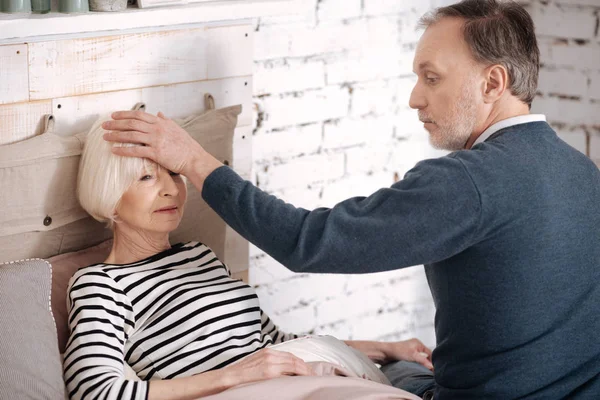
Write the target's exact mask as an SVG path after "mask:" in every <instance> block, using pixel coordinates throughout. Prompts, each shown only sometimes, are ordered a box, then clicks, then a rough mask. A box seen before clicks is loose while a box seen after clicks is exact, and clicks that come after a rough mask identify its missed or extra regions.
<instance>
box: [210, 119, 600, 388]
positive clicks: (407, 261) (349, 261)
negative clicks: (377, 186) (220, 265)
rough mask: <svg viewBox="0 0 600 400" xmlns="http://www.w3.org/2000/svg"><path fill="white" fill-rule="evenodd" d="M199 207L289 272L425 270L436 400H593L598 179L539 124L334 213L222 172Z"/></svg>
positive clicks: (598, 340) (599, 346)
mask: <svg viewBox="0 0 600 400" xmlns="http://www.w3.org/2000/svg"><path fill="white" fill-rule="evenodd" d="M202 194H203V197H204V199H205V200H206V201H207V202H208V204H209V205H210V206H211V207H212V208H213V209H214V210H216V211H217V213H218V214H219V215H220V216H221V217H222V218H223V219H224V220H225V221H226V222H227V223H228V224H229V225H230V226H232V227H233V228H234V229H235V230H237V231H238V232H240V233H241V234H242V235H243V236H244V237H245V238H247V239H248V240H249V241H251V242H252V243H254V244H256V245H257V246H258V247H260V248H261V249H263V250H264V251H266V252H267V253H268V254H270V255H271V256H273V257H274V258H275V259H277V260H278V261H279V262H281V263H282V264H283V265H285V266H287V267H288V268H290V269H291V270H293V271H296V272H317V273H319V272H321V273H348V274H351V273H352V274H355V273H368V272H378V271H387V270H392V269H397V268H404V267H408V266H411V265H418V264H425V265H426V267H425V268H426V272H427V277H428V280H429V285H430V288H431V291H432V293H433V298H434V301H435V305H436V309H437V312H436V317H435V331H436V337H437V347H436V349H435V350H434V353H433V364H434V366H435V380H436V383H437V386H438V388H437V390H436V399H438V400H446V399H478V400H480V399H499V400H509V399H544V400H548V399H562V398H569V399H598V398H600V337H599V335H600V172H599V170H598V168H597V167H596V166H595V165H594V164H593V163H592V162H591V161H590V160H589V159H588V158H586V157H585V156H584V155H583V154H581V153H579V152H577V151H576V150H574V149H573V148H571V147H569V146H568V145H567V144H565V143H564V142H563V141H562V140H560V139H559V138H558V137H557V135H556V134H555V132H554V131H553V130H552V129H551V128H550V127H549V126H548V124H546V123H545V122H532V123H527V124H521V125H515V126H512V127H509V128H505V129H502V130H500V131H498V132H496V133H495V134H494V135H493V136H492V137H490V138H489V139H488V140H487V141H485V142H484V143H481V144H478V145H476V146H474V147H473V148H472V149H471V150H466V151H458V152H455V153H452V154H450V155H448V156H446V157H442V158H438V159H432V160H426V161H423V162H420V163H419V164H417V165H416V166H415V168H413V169H412V170H411V171H409V172H408V173H407V174H406V176H405V177H404V179H403V180H401V181H400V182H398V183H396V184H394V185H392V187H390V188H385V189H381V190H379V191H377V192H376V193H374V194H373V195H371V196H369V197H366V198H365V197H356V198H352V199H348V200H346V201H343V202H341V203H339V204H337V205H336V206H335V207H333V208H331V209H327V208H320V209H316V210H314V211H307V210H304V209H301V208H295V207H294V206H292V205H290V204H286V203H284V202H283V201H281V200H279V199H277V198H275V197H273V196H270V195H268V194H266V193H264V192H262V191H261V190H260V189H257V188H256V187H254V186H253V185H252V184H250V183H249V182H245V181H244V180H242V179H241V178H240V177H239V176H238V175H236V174H235V173H234V172H233V171H232V170H231V169H229V168H227V167H222V168H219V169H217V170H216V171H214V172H213V173H212V174H211V175H210V176H209V177H208V179H207V180H206V182H205V184H204V188H203V193H202ZM398 324H402V321H398Z"/></svg>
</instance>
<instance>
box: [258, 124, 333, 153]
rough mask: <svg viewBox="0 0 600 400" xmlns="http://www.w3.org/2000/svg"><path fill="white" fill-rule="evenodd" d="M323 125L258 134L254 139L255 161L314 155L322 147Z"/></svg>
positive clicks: (294, 127)
mask: <svg viewBox="0 0 600 400" xmlns="http://www.w3.org/2000/svg"><path fill="white" fill-rule="evenodd" d="M322 136H323V127H322V125H321V124H310V125H304V126H293V127H289V128H287V129H285V130H283V131H277V132H270V133H263V134H258V135H255V136H253V137H252V156H253V158H254V160H255V161H261V160H273V159H288V158H292V157H297V156H300V155H308V154H314V153H316V152H317V151H319V149H320V147H321V142H322Z"/></svg>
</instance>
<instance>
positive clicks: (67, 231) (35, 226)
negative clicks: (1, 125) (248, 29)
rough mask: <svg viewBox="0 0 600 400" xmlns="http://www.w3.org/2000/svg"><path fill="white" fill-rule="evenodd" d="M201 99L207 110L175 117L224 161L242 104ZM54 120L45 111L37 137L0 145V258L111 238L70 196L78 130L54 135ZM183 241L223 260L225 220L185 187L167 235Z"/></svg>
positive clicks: (43, 254)
mask: <svg viewBox="0 0 600 400" xmlns="http://www.w3.org/2000/svg"><path fill="white" fill-rule="evenodd" d="M206 99H207V103H208V104H207V111H205V112H202V113H199V114H196V115H191V116H189V117H187V118H185V119H176V121H177V123H179V124H180V125H181V126H182V127H183V128H185V129H186V130H187V131H188V132H189V133H190V134H191V135H192V136H193V137H194V138H195V139H196V140H197V141H198V142H200V143H201V144H202V146H203V147H204V148H205V149H206V150H207V151H209V152H210V153H212V154H213V155H214V156H215V157H217V158H218V159H219V160H221V161H223V162H225V163H226V164H227V163H230V161H231V160H232V156H233V152H232V145H233V137H234V130H235V128H236V125H237V119H238V115H239V114H240V112H241V108H242V107H241V106H239V105H238V106H230V107H226V108H222V109H214V108H213V107H214V100H213V99H212V97H211V96H210V95H208V96H206ZM136 107H142V108H143V107H144V105H137V106H136ZM55 119H56V118H55V117H53V116H51V115H47V116H46V117H45V118H44V127H45V128H44V132H43V133H42V134H41V135H39V136H36V137H33V138H31V139H27V140H24V141H21V142H17V143H13V144H8V145H4V146H0V186H1V187H2V191H0V204H2V207H1V208H0V249H2V251H0V262H3V261H11V260H19V259H24V258H34V257H39V258H49V257H51V256H55V255H58V254H62V253H65V252H72V251H77V250H81V249H84V248H87V247H90V246H92V245H95V244H97V243H99V242H102V241H104V240H106V239H108V238H109V237H111V232H110V231H109V230H108V229H106V228H105V226H104V225H103V224H101V223H98V222H97V221H95V220H93V219H92V218H91V217H90V216H89V215H88V214H87V213H86V212H85V211H84V210H83V209H82V208H81V207H80V206H79V204H78V201H77V198H76V192H75V191H76V181H77V171H78V165H79V158H80V155H81V152H82V149H83V144H84V142H85V136H86V132H81V133H79V134H76V135H73V136H61V135H60V134H57V132H55V129H54V127H55ZM191 240H198V241H201V242H203V243H205V244H207V245H208V246H210V247H211V248H212V249H213V250H214V251H215V253H216V254H217V255H218V256H219V257H220V258H221V259H222V260H225V259H227V258H228V257H227V256H226V243H227V228H226V225H225V223H224V222H223V221H222V220H221V219H220V218H219V217H218V216H217V215H216V214H215V213H214V211H212V210H211V209H210V207H208V205H207V204H206V203H205V202H204V201H203V200H202V197H201V194H200V193H199V192H198V191H197V190H196V189H195V188H194V187H193V186H192V185H189V195H188V203H187V205H186V210H185V214H184V218H183V221H182V223H181V225H180V226H179V228H178V229H177V230H176V231H175V232H173V233H172V234H171V241H172V242H173V243H175V242H182V241H183V242H184V241H191ZM230 251H236V249H235V248H230ZM243 252H244V251H243V249H242V253H243Z"/></svg>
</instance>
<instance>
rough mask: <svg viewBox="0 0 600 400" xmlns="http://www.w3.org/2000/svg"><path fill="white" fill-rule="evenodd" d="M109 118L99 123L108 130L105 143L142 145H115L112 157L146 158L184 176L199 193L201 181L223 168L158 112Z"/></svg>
mask: <svg viewBox="0 0 600 400" xmlns="http://www.w3.org/2000/svg"><path fill="white" fill-rule="evenodd" d="M112 118H113V121H107V122H105V123H103V124H102V128H103V129H105V130H107V131H109V132H108V133H106V134H105V135H104V139H105V140H107V141H109V142H121V143H137V144H141V145H142V146H134V147H117V146H114V147H113V149H112V151H113V153H114V154H117V155H120V156H125V157H141V158H148V159H150V160H152V161H154V162H156V163H157V164H159V165H161V166H163V167H164V168H166V169H168V170H170V171H172V172H176V173H180V174H183V175H185V176H187V177H188V178H190V180H191V181H192V183H193V184H194V185H195V186H196V187H197V188H198V189H199V190H201V189H202V185H203V183H204V179H205V178H206V177H207V176H208V175H210V173H211V172H212V171H214V170H215V169H217V168H218V167H220V166H221V165H223V164H221V163H220V162H219V161H218V160H217V159H215V158H214V157H213V156H211V155H210V154H208V153H207V152H206V151H205V150H204V149H203V148H202V146H200V144H199V143H198V142H196V141H195V140H194V139H193V138H192V137H191V136H190V135H189V134H188V133H187V132H186V131H185V130H184V129H183V128H181V127H180V126H179V125H177V124H176V123H175V122H174V121H172V120H170V119H169V118H167V117H165V116H164V115H163V114H162V113H160V112H159V113H158V115H156V116H155V115H152V114H148V113H146V112H143V111H119V112H115V113H113V114H112ZM198 185H200V186H198Z"/></svg>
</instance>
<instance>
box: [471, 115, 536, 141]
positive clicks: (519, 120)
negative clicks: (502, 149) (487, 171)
mask: <svg viewBox="0 0 600 400" xmlns="http://www.w3.org/2000/svg"><path fill="white" fill-rule="evenodd" d="M540 121H543V122H545V121H546V116H545V115H543V114H528V115H519V116H518V117H512V118H507V119H503V120H502V121H498V122H496V123H495V124H494V125H492V126H490V127H489V128H487V129H486V130H485V131H483V133H482V134H481V135H479V137H478V138H477V140H476V141H475V143H473V146H475V145H477V144H479V143H483V142H485V141H486V140H487V139H488V138H489V137H490V136H492V135H493V134H494V133H496V132H498V131H499V130H500V129H504V128H508V127H509V126H513V125H520V124H527V123H529V122H540ZM473 146H471V147H473Z"/></svg>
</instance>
